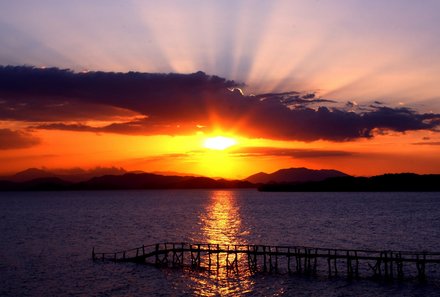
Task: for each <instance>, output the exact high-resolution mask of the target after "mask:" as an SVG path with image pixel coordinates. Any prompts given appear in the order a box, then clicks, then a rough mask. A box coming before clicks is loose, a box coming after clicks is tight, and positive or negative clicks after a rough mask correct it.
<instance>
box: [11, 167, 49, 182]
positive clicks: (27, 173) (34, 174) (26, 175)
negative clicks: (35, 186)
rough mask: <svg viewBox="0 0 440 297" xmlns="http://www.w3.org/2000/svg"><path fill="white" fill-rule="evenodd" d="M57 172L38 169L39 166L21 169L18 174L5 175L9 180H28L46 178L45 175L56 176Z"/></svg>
mask: <svg viewBox="0 0 440 297" xmlns="http://www.w3.org/2000/svg"><path fill="white" fill-rule="evenodd" d="M54 176H55V174H53V173H51V172H48V171H45V170H42V169H38V168H29V169H26V170H24V171H20V172H17V173H16V174H14V175H12V176H9V177H4V179H6V180H9V181H13V182H24V181H28V180H32V179H36V178H45V177H54Z"/></svg>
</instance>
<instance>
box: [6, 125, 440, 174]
mask: <svg viewBox="0 0 440 297" xmlns="http://www.w3.org/2000/svg"><path fill="white" fill-rule="evenodd" d="M35 134H36V135H37V136H38V137H39V138H40V143H39V144H38V145H36V146H33V147H30V148H23V149H15V150H4V151H2V152H1V155H0V162H1V164H2V173H12V172H16V171H19V170H23V169H26V168H28V167H38V168H40V167H45V168H49V169H50V168H52V169H54V168H55V169H57V168H73V167H82V168H85V169H87V168H93V167H96V166H101V167H111V166H117V167H123V168H125V169H126V170H143V171H147V172H182V173H193V174H201V175H207V176H212V177H227V178H244V177H247V176H249V175H251V174H253V173H256V172H259V171H265V172H273V171H276V170H278V169H281V168H288V167H308V168H314V169H321V168H334V169H338V170H341V171H343V172H346V173H348V174H353V175H375V174H382V173H387V172H388V173H389V172H417V173H438V172H439V171H438V169H439V168H440V154H439V149H438V148H439V146H438V145H420V144H415V143H420V142H422V140H421V139H422V138H423V137H427V135H429V134H430V133H427V132H415V133H407V134H406V135H399V134H397V135H385V136H377V137H376V138H375V139H372V140H359V141H355V142H346V143H334V142H329V141H316V142H312V143H305V142H298V141H274V140H268V139H249V138H243V137H240V136H239V135H238V134H235V135H230V134H227V133H224V134H222V135H226V136H229V137H232V138H234V139H236V141H237V144H236V145H234V146H232V147H230V148H228V149H225V150H220V151H219V150H212V149H207V148H205V147H204V146H203V141H204V140H205V139H206V138H207V137H208V136H209V135H203V134H201V133H200V134H199V135H193V136H175V137H172V136H126V135H117V134H107V133H101V134H97V133H90V132H67V131H61V132H60V131H39V132H36V133H35ZM289 150H291V151H289ZM326 152H327V154H326ZM343 153H346V154H343ZM289 154H290V155H289Z"/></svg>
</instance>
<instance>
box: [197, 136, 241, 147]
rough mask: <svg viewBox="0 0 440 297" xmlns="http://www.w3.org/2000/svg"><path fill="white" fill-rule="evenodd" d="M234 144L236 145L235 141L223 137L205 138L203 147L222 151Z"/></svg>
mask: <svg viewBox="0 0 440 297" xmlns="http://www.w3.org/2000/svg"><path fill="white" fill-rule="evenodd" d="M235 144H237V141H235V139H232V138H229V137H224V136H217V137H210V138H206V139H205V141H204V142H203V146H204V147H206V148H209V149H212V150H224V149H227V148H228V147H231V146H233V145H235Z"/></svg>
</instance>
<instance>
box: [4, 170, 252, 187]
mask: <svg viewBox="0 0 440 297" xmlns="http://www.w3.org/2000/svg"><path fill="white" fill-rule="evenodd" d="M255 187H256V186H255V185H254V184H252V183H250V182H247V181H239V180H224V179H221V180H215V179H212V178H207V177H193V176H164V175H157V174H151V173H139V174H136V173H126V174H124V175H105V176H101V177H94V178H92V179H90V180H88V181H84V182H79V183H70V182H67V181H64V180H62V179H59V178H56V177H50V178H38V179H33V180H30V181H26V182H11V181H0V190H2V191H21V190H23V191H38V190H132V189H133V190H134V189H138V190H140V189H225V188H255Z"/></svg>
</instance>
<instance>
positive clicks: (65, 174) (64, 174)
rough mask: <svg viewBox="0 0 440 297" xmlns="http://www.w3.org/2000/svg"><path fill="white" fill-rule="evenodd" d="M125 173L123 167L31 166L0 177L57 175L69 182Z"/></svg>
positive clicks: (18, 179) (20, 179) (25, 178)
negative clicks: (42, 167) (68, 167)
mask: <svg viewBox="0 0 440 297" xmlns="http://www.w3.org/2000/svg"><path fill="white" fill-rule="evenodd" d="M124 173H126V171H125V170H124V169H123V168H116V167H109V168H106V167H96V168H93V169H88V170H84V169H82V168H70V169H54V170H46V169H38V168H29V169H26V170H24V171H21V172H18V173H16V174H14V175H11V176H3V177H0V179H2V180H8V181H13V182H25V181H30V180H34V179H37V178H48V177H56V178H59V179H62V180H65V181H69V182H80V181H86V180H89V179H91V178H93V177H97V176H103V175H110V174H111V175H122V174H124Z"/></svg>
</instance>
